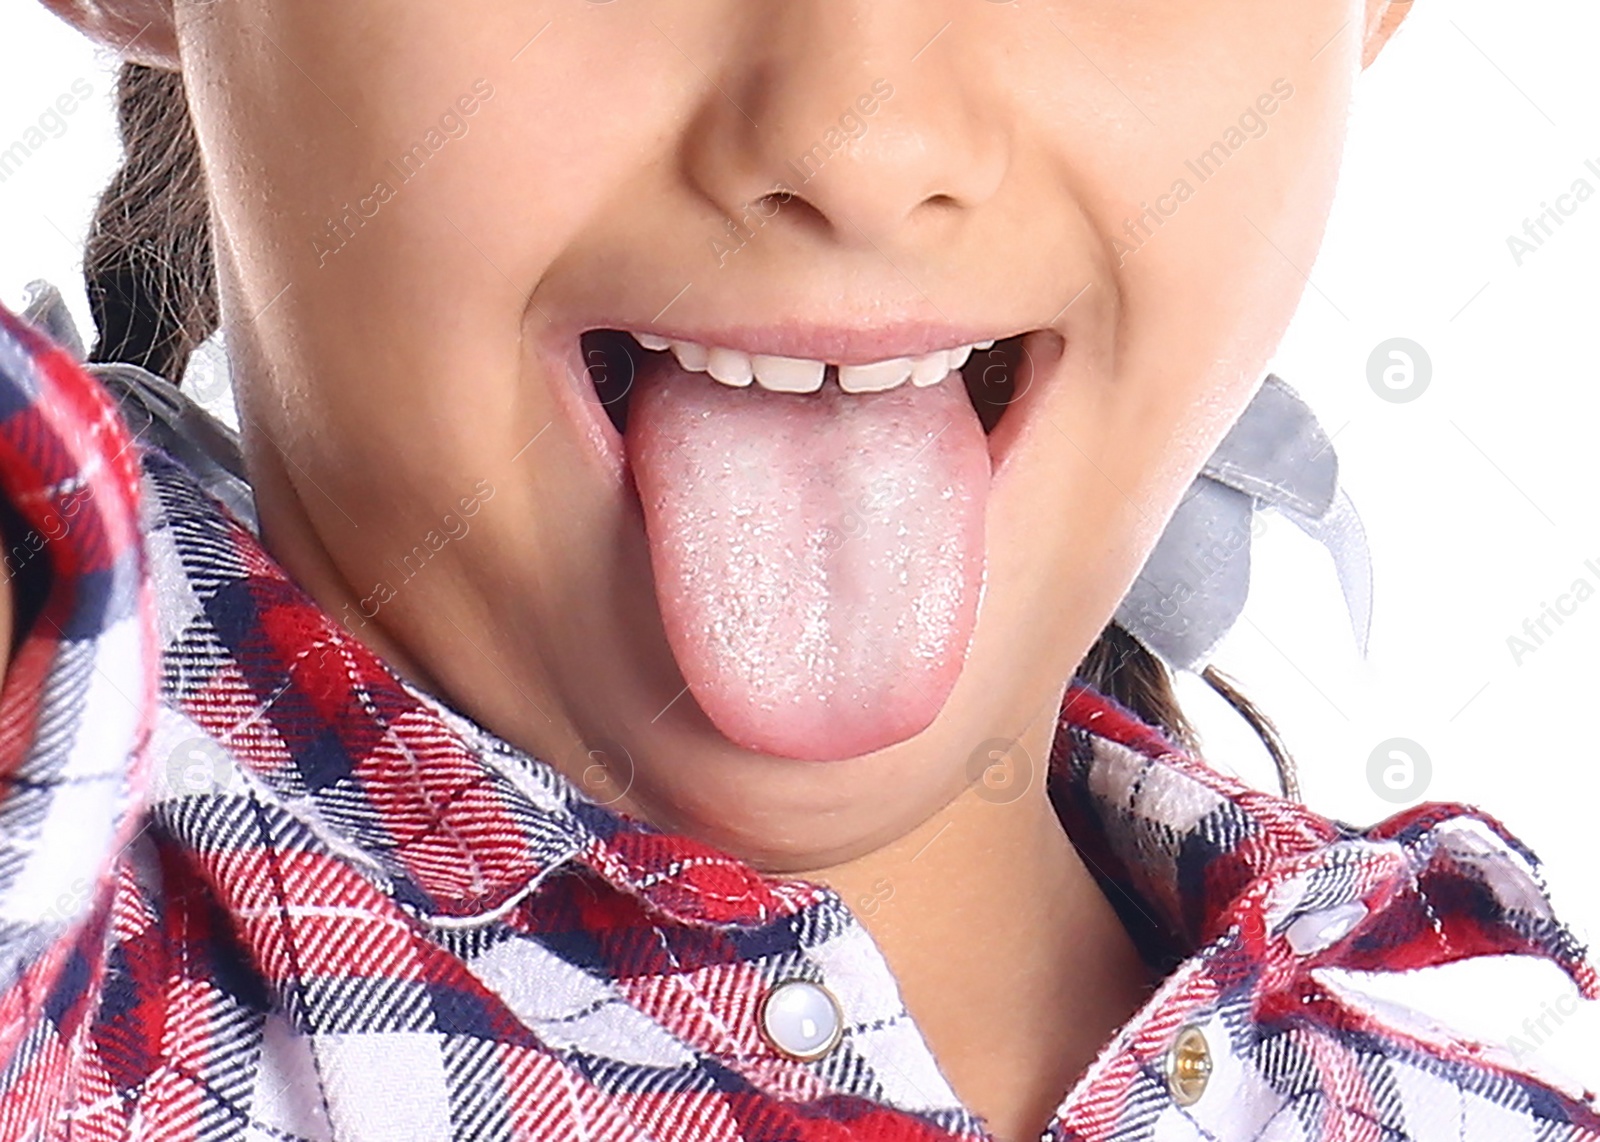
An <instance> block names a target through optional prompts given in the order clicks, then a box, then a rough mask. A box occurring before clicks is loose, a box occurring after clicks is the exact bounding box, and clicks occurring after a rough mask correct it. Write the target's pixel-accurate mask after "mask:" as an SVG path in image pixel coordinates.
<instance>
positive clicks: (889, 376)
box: [839, 357, 913, 393]
mask: <svg viewBox="0 0 1600 1142" xmlns="http://www.w3.org/2000/svg"><path fill="white" fill-rule="evenodd" d="M912 365H913V362H912V359H911V358H910V357H891V358H890V359H889V360H887V361H874V362H872V364H870V365H840V366H839V387H840V388H841V389H843V390H844V391H845V392H847V393H881V392H883V391H884V390H885V389H892V388H894V387H896V386H897V385H903V384H905V382H906V378H908V377H910V376H911V370H912Z"/></svg>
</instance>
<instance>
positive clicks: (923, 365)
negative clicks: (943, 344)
mask: <svg viewBox="0 0 1600 1142" xmlns="http://www.w3.org/2000/svg"><path fill="white" fill-rule="evenodd" d="M949 375H950V351H949V350H948V349H940V350H939V351H938V352H937V353H924V354H923V355H922V356H920V357H918V358H917V359H916V361H915V362H913V363H912V365H911V383H912V384H913V385H915V386H917V388H919V389H925V388H927V387H928V386H929V385H936V384H938V383H939V382H940V381H942V380H944V379H945V378H946V377H948V376H949Z"/></svg>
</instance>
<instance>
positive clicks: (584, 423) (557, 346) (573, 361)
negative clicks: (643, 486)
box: [536, 328, 1066, 494]
mask: <svg viewBox="0 0 1600 1142" xmlns="http://www.w3.org/2000/svg"><path fill="white" fill-rule="evenodd" d="M584 331H585V330H583V329H577V328H573V329H568V330H564V331H561V332H559V333H557V332H553V331H551V330H549V329H548V328H547V329H546V330H545V331H544V335H543V336H542V337H541V338H540V340H539V342H538V348H537V350H536V357H537V359H538V361H539V362H540V363H541V364H542V365H543V368H544V372H545V375H546V376H547V377H548V378H549V379H550V383H551V384H553V385H554V386H555V387H556V389H557V403H558V404H560V405H561V406H562V407H563V408H565V409H566V410H567V413H568V415H569V416H570V417H571V418H572V423H573V425H574V426H575V427H576V428H577V429H578V433H579V435H580V436H582V437H583V438H584V440H586V441H587V442H588V445H589V451H590V452H591V454H592V455H593V456H594V458H595V461H596V464H597V465H598V467H599V470H600V473H601V474H602V475H603V476H604V477H605V478H606V479H607V480H608V481H611V482H614V483H615V484H616V485H617V486H618V487H619V489H620V488H621V486H623V485H625V484H629V485H631V482H632V481H631V480H630V479H629V478H628V474H627V473H628V461H627V454H626V448H625V446H624V444H623V440H622V434H621V433H619V432H618V431H617V429H616V426H615V425H614V424H612V423H611V418H610V417H609V416H608V415H607V414H606V410H605V406H604V405H602V404H601V403H600V401H599V399H598V397H597V396H596V394H595V391H594V386H593V384H592V382H591V381H590V380H589V375H588V370H587V368H586V366H585V362H584V359H583V347H582V344H581V343H580V341H579V338H580V336H581V335H582V333H583V332H584ZM1022 350H1023V356H1024V357H1025V359H1026V360H1027V361H1028V362H1029V364H1030V368H1029V373H1030V376H1029V377H1028V378H1027V381H1026V383H1025V385H1024V388H1023V391H1022V392H1020V393H1019V394H1018V395H1017V396H1016V397H1014V398H1013V399H1012V401H1011V405H1010V407H1009V408H1007V410H1006V414H1005V415H1004V416H1003V417H1001V418H1000V423H999V424H997V425H995V428H994V431H993V432H991V433H990V434H989V438H988V439H989V462H990V465H991V470H992V472H993V476H992V482H991V485H990V488H991V494H993V491H994V489H995V488H996V487H997V486H998V484H999V482H1000V480H1001V479H1002V477H1003V476H1004V474H1005V473H1006V472H1007V471H1008V470H1009V466H1008V464H1007V461H1008V459H1009V457H1010V456H1011V455H1012V454H1013V453H1014V452H1015V451H1016V450H1017V442H1018V441H1019V440H1020V439H1021V438H1022V436H1023V434H1024V433H1025V432H1026V431H1027V430H1028V428H1029V422H1030V421H1031V420H1032V410H1033V406H1034V405H1035V404H1036V403H1038V401H1039V400H1040V399H1042V398H1041V397H1040V392H1041V390H1043V389H1046V388H1048V387H1049V386H1050V385H1051V384H1052V383H1053V382H1054V380H1055V378H1056V376H1057V374H1058V373H1059V372H1060V371H1061V369H1062V368H1063V366H1064V364H1065V361H1066V352H1065V344H1064V342H1063V341H1062V338H1061V336H1060V335H1059V334H1057V333H1055V332H1053V331H1050V330H1035V331H1034V332H1032V333H1029V334H1027V335H1026V336H1025V337H1024V339H1023V342H1022ZM706 383H708V384H716V383H718V382H716V381H714V380H712V379H711V378H710V377H709V376H708V377H706ZM939 383H940V384H944V385H948V384H960V383H961V382H960V381H959V380H955V381H952V380H950V379H949V378H946V379H945V380H943V381H940V382H939Z"/></svg>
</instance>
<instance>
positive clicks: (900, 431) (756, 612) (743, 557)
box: [627, 357, 989, 760]
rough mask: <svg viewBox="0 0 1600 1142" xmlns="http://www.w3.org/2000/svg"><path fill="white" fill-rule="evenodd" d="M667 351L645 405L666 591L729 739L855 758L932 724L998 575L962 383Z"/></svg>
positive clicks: (655, 530) (639, 398)
mask: <svg viewBox="0 0 1600 1142" xmlns="http://www.w3.org/2000/svg"><path fill="white" fill-rule="evenodd" d="M660 361H661V358H659V357H658V358H656V359H655V360H653V361H652V362H651V366H652V367H651V368H648V369H647V370H646V371H645V373H644V375H642V376H641V377H640V379H639V382H638V387H637V388H636V390H635V392H634V393H633V396H632V398H631V405H630V409H629V414H628V432H627V451H628V460H629V465H630V467H631V468H632V471H633V477H634V483H635V485H636V487H637V488H638V492H639V499H640V502H641V503H642V505H643V507H644V517H645V531H646V533H647V535H648V537H649V541H650V559H651V565H652V567H653V570H654V573H655V581H656V598H657V601H658V604H659V606H660V611H661V617H662V621H663V623H664V624H665V627H666V633H667V640H668V642H669V643H670V645H671V647H672V651H673V654H674V655H675V656H676V658H677V661H678V666H679V669H680V670H681V671H682V673H683V676H684V680H685V681H686V682H687V683H688V684H689V689H690V692H691V693H692V694H693V695H694V697H695V700H696V701H697V702H698V703H699V705H700V708H701V709H702V710H704V711H705V713H706V716H707V717H709V718H710V719H711V721H712V723H713V724H715V725H716V727H717V728H718V730H720V731H721V732H722V733H723V735H724V736H726V737H727V738H728V739H729V740H730V741H732V742H734V743H736V744H738V745H741V746H744V747H746V748H748V749H753V750H758V751H760V752H762V753H768V754H774V755H778V756H782V757H795V758H807V759H816V760H825V759H836V758H844V757H855V756H859V755H861V754H864V753H869V752H871V751H872V750H875V749H879V748H882V747H884V746H888V745H892V744H894V743H895V742H899V741H903V740H905V739H906V738H908V737H911V736H912V735H914V734H916V733H918V732H920V731H921V730H922V729H924V728H925V727H926V726H927V725H928V723H929V722H931V721H932V720H933V718H934V716H935V715H937V714H938V712H939V710H940V709H941V708H942V707H943V705H944V703H945V700H946V699H947V698H948V697H949V694H950V690H951V688H952V687H953V686H954V685H955V680H956V677H957V676H958V675H959V674H960V671H961V666H962V661H963V659H964V658H965V655H966V652H967V647H968V644H969V643H970V641H971V638H972V631H973V626H974V623H975V620H976V615H977V608H978V596H979V592H980V589H981V586H982V582H983V545H984V528H983V516H984V505H985V502H986V500H987V497H988V489H989V452H988V442H987V440H986V439H985V437H984V434H983V429H982V427H981V426H980V424H979V423H978V419H977V417H976V415H974V413H973V411H972V406H971V403H970V402H969V400H968V398H967V395H966V392H965V390H964V389H963V387H962V385H961V381H960V378H959V377H947V378H946V379H945V380H944V381H942V382H940V383H939V384H937V385H934V386H932V387H930V388H920V389H919V388H915V387H913V386H911V385H909V384H907V385H903V386H901V387H900V388H898V389H893V390H891V391H889V392H885V393H872V394H861V395H847V394H845V393H843V392H841V391H840V390H839V389H838V388H837V387H836V386H835V385H834V384H833V383H832V381H831V380H830V381H829V382H828V383H827V384H825V385H824V386H823V387H822V390H821V391H820V392H817V393H814V394H805V395H795V394H787V393H770V392H767V391H765V390H763V389H761V388H760V387H759V386H755V385H752V386H751V387H749V388H744V389H735V388H729V387H728V386H726V385H721V384H718V383H716V382H714V381H712V380H710V379H709V378H707V377H705V376H704V375H700V374H688V373H684V372H683V371H682V370H680V369H678V368H676V367H675V366H673V365H663V364H660Z"/></svg>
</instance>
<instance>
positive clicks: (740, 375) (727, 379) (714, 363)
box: [706, 345, 756, 389]
mask: <svg viewBox="0 0 1600 1142" xmlns="http://www.w3.org/2000/svg"><path fill="white" fill-rule="evenodd" d="M706 372H708V373H710V374H711V375H712V376H713V377H715V378H716V379H717V380H719V381H721V382H722V383H723V384H725V385H732V386H734V387H735V388H740V389H742V388H744V387H745V386H746V385H748V384H749V383H750V382H751V381H753V380H755V376H756V374H755V370H754V368H753V367H752V366H751V364H750V354H748V353H741V352H739V350H737V349H724V348H722V347H721V346H720V345H717V346H713V347H712V349H711V351H710V353H709V354H708V355H707V360H706Z"/></svg>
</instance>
